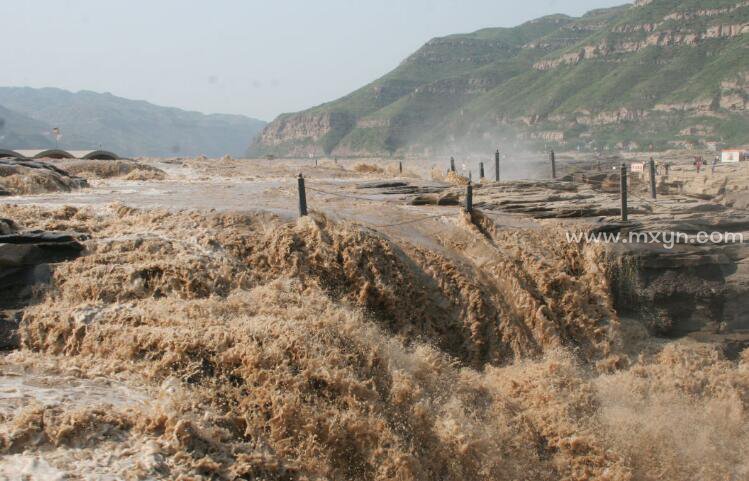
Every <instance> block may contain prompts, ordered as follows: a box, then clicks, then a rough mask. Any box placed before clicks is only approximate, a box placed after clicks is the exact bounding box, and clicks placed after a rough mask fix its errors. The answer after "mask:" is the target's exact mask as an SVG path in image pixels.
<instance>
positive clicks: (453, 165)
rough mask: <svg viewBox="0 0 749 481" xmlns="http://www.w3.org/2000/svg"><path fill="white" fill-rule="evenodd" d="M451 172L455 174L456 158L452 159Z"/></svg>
mask: <svg viewBox="0 0 749 481" xmlns="http://www.w3.org/2000/svg"><path fill="white" fill-rule="evenodd" d="M450 172H455V157H450Z"/></svg>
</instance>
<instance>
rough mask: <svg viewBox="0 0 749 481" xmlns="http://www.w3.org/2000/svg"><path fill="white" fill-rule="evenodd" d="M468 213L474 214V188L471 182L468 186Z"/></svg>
mask: <svg viewBox="0 0 749 481" xmlns="http://www.w3.org/2000/svg"><path fill="white" fill-rule="evenodd" d="M466 212H468V213H469V214H470V213H471V212H473V186H472V185H471V181H470V180H469V181H468V185H467V186H466Z"/></svg>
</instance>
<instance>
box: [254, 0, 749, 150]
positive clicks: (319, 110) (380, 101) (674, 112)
mask: <svg viewBox="0 0 749 481" xmlns="http://www.w3.org/2000/svg"><path fill="white" fill-rule="evenodd" d="M747 32H749V1H746V0H638V1H637V2H636V3H635V4H634V5H624V6H621V7H615V8H608V9H600V10H595V11H591V12H589V13H587V14H585V15H583V16H582V17H580V18H572V17H568V16H565V15H552V16H548V17H543V18H540V19H537V20H533V21H530V22H528V23H525V24H522V25H520V26H518V27H514V28H489V29H484V30H479V31H477V32H474V33H470V34H460V35H451V36H447V37H443V38H436V39H433V40H430V41H429V42H427V43H426V44H425V45H424V46H423V47H422V48H420V49H419V50H418V51H417V52H415V53H414V54H413V55H411V56H410V57H408V58H407V59H405V60H404V61H403V62H402V63H401V64H400V65H399V66H398V67H397V68H396V69H395V70H393V71H392V72H390V73H388V74H387V75H385V76H384V77H382V78H380V79H378V80H375V81H374V82H372V83H371V84H369V85H366V86H364V87H362V88H360V89H359V90H357V91H355V92H353V93H351V94H349V95H347V96H345V97H343V98H341V99H339V100H336V101H333V102H330V103H326V104H322V105H320V106H317V107H314V108H311V109H309V110H306V111H303V112H299V113H293V114H283V115H281V116H279V117H278V118H277V119H275V120H274V121H273V122H271V123H270V124H268V125H267V126H266V128H265V129H264V130H263V132H262V133H261V134H260V135H259V136H258V137H257V138H256V139H255V141H254V142H253V145H252V147H251V153H252V154H254V155H262V154H276V155H287V156H298V155H307V154H315V155H320V154H334V155H384V154H394V153H395V154H404V153H419V154H424V153H426V154H429V153H436V152H450V151H456V150H458V149H476V150H479V149H481V150H483V151H486V150H493V148H494V146H496V144H497V143H503V144H507V143H510V144H514V145H515V146H516V147H519V146H526V147H528V146H530V147H536V148H539V147H543V146H544V145H548V146H550V147H551V146H556V147H557V148H578V147H579V148H581V149H593V148H612V149H613V148H642V147H643V146H647V145H649V144H651V143H652V144H654V146H655V147H656V148H659V149H660V148H667V147H671V148H673V147H688V146H690V145H695V144H704V143H706V142H710V141H717V142H723V143H725V144H728V145H733V144H744V143H747V142H749V115H748V114H747V110H746V107H747V99H748V98H749V52H748V51H747V47H749V40H748V38H749V37H748V36H747Z"/></svg>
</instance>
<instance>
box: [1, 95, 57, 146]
mask: <svg viewBox="0 0 749 481" xmlns="http://www.w3.org/2000/svg"><path fill="white" fill-rule="evenodd" d="M51 132H52V127H50V126H49V125H47V124H45V123H44V122H39V121H38V120H34V119H32V118H31V117H27V116H25V115H23V114H19V113H18V112H14V111H12V110H10V109H7V108H5V107H3V106H2V105H0V148H11V149H22V148H33V147H39V148H48V147H54V145H55V143H54V140H53V138H52V137H51Z"/></svg>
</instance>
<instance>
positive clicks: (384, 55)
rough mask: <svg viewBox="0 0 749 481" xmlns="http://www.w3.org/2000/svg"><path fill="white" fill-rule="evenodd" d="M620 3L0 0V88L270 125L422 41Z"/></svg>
mask: <svg viewBox="0 0 749 481" xmlns="http://www.w3.org/2000/svg"><path fill="white" fill-rule="evenodd" d="M622 3H627V2H626V1H624V0H618V1H617V0H524V1H509V0H462V1H458V0H431V1H427V0H368V1H354V0H349V1H346V0H275V1H270V0H268V1H255V0H244V1H242V0H203V1H194V0H127V1H125V0H123V1H112V0H33V1H22V0H2V2H1V4H0V18H1V19H2V25H3V26H2V37H0V38H1V39H2V40H1V41H2V42H3V45H2V47H0V66H1V67H0V85H3V86H31V87H60V88H65V89H69V90H82V89H88V90H94V91H98V92H111V93H113V94H115V95H120V96H123V97H128V98H133V99H142V100H148V101H150V102H154V103H157V104H161V105H168V106H174V107H180V108H185V109H190V110H199V111H202V112H207V113H213V112H225V113H238V114H245V115H250V116H253V117H257V118H261V119H264V120H271V119H272V118H273V117H275V116H276V115H278V114H279V113H282V112H291V111H296V110H301V109H304V108H307V107H311V106H313V105H317V104H320V103H322V102H326V101H329V100H334V99H336V98H338V97H340V96H342V95H344V94H346V93H348V92H350V91H352V90H354V89H356V88H358V87H361V86H362V85H364V84H366V83H368V82H370V81H372V80H374V79H375V78H377V77H379V76H381V75H383V74H385V73H387V72H388V71H389V70H391V69H392V68H394V67H395V66H397V65H398V63H399V62H400V61H401V60H402V59H403V58H404V57H406V56H407V55H409V54H410V53H412V52H413V51H415V50H416V49H417V48H419V47H420V46H421V45H422V44H423V43H424V42H426V41H427V40H429V39H430V38H432V37H436V36H441V35H447V34H451V33H461V32H471V31H474V30H478V29H479V28H484V27H502V26H505V27H509V26H515V25H518V24H520V23H522V22H524V21H527V20H530V19H533V18H537V17H540V16H542V15H547V14H551V13H566V14H568V15H580V14H582V13H584V12H586V11H588V10H591V9H594V8H600V7H608V6H613V5H620V4H622Z"/></svg>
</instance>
